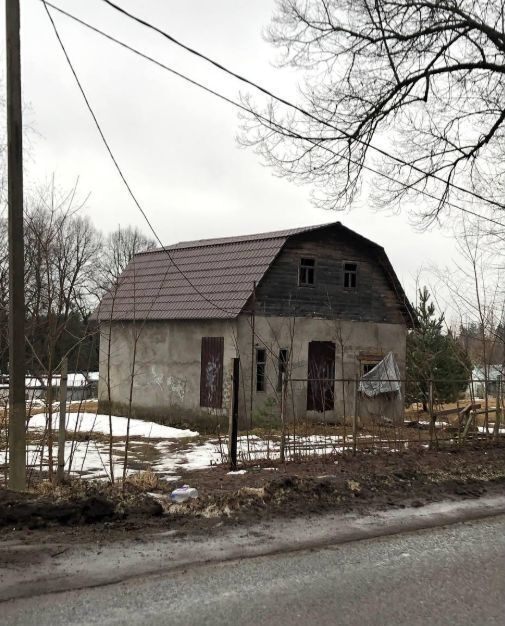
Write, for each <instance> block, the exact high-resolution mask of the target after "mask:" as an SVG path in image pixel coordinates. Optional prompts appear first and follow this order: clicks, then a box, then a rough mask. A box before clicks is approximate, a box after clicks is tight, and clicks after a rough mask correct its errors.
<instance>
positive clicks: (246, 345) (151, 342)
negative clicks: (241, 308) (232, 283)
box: [99, 315, 406, 425]
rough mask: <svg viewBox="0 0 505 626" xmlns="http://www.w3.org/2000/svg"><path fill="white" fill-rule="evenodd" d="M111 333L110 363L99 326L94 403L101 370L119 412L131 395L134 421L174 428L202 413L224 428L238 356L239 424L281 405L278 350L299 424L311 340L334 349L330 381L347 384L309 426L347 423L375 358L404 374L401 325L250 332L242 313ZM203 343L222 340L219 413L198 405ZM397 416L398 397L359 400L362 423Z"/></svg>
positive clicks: (304, 321)
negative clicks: (365, 369)
mask: <svg viewBox="0 0 505 626" xmlns="http://www.w3.org/2000/svg"><path fill="white" fill-rule="evenodd" d="M111 328H112V336H111V351H110V358H109V351H108V345H109V340H108V339H109V338H108V333H109V327H108V326H103V327H102V335H101V342H100V371H101V372H102V375H101V382H100V387H99V398H100V401H101V403H102V404H106V403H107V402H108V400H109V386H108V385H107V372H108V371H109V368H110V379H111V385H110V399H111V402H112V405H113V407H114V408H115V409H116V410H118V411H119V412H121V413H123V414H125V413H126V412H127V411H128V405H129V398H130V391H131V394H132V413H133V415H136V416H138V417H146V418H147V417H149V418H163V419H167V420H168V421H173V422H177V421H179V420H182V421H192V420H194V419H196V418H199V417H202V416H206V415H207V416H215V417H221V418H224V419H222V420H220V423H222V424H223V425H225V424H226V419H227V416H228V412H229V410H230V394H231V371H232V370H231V364H232V359H233V358H240V376H241V380H240V392H239V399H240V404H239V407H240V409H239V414H240V418H241V423H242V424H243V425H245V424H248V425H250V424H252V425H254V424H255V423H258V422H260V421H262V420H263V419H264V418H266V417H268V418H275V417H276V416H277V415H278V412H279V400H280V391H279V364H278V363H279V362H278V354H279V351H280V350H281V349H285V350H287V351H288V353H289V355H290V356H289V361H288V374H289V377H290V378H291V379H293V382H291V383H290V384H289V385H288V402H287V416H289V417H292V416H293V414H295V415H296V417H297V418H300V419H301V418H304V417H305V416H306V415H307V382H306V379H307V377H308V346H309V342H311V341H329V342H333V343H334V344H335V379H337V380H338V379H348V382H335V384H334V400H335V401H334V409H333V410H332V411H324V416H323V415H321V413H320V412H315V411H313V412H309V413H308V415H309V417H311V418H313V419H314V420H318V421H320V420H322V419H324V420H326V421H329V422H339V423H341V422H343V420H344V419H345V420H346V421H347V422H349V421H350V419H351V417H352V415H353V413H354V410H355V391H354V388H355V380H356V379H357V378H359V376H360V375H361V373H362V364H363V362H364V361H365V362H368V361H369V360H370V359H371V358H372V359H374V360H380V358H381V357H382V356H384V355H385V354H387V353H388V352H389V351H392V352H393V353H394V354H395V357H396V360H397V363H398V366H399V369H400V372H401V375H402V378H403V377H404V374H405V347H406V327H405V326H404V325H402V324H385V323H377V322H353V321H336V320H327V319H313V318H307V317H300V318H297V317H292V318H290V317H264V316H255V319H254V333H253V330H252V318H251V316H249V315H242V316H240V317H239V318H238V319H237V320H215V321H198V322H196V321H185V320H181V321H164V322H147V323H145V324H140V323H137V324H133V323H131V324H125V323H113V324H112V326H111ZM202 337H223V338H224V355H223V383H222V384H223V390H222V397H223V401H222V406H221V408H220V409H216V408H204V407H201V406H200V382H201V360H200V359H201V342H202ZM257 348H265V350H266V355H267V359H266V365H265V383H266V384H265V390H264V391H257V390H256V357H255V351H256V349H257ZM253 350H254V352H253ZM134 351H135V354H136V357H135V367H134V368H133V354H134ZM132 373H133V376H132ZM132 381H133V382H132ZM251 382H252V384H251ZM251 399H252V401H251ZM251 407H252V414H251ZM401 413H402V399H401V397H399V396H398V397H397V398H394V399H388V400H387V402H386V403H384V401H380V400H368V399H366V398H365V397H364V396H362V395H360V397H359V405H358V415H359V417H360V418H361V419H367V418H369V417H376V416H379V415H385V416H387V417H390V418H393V417H395V416H399V415H401Z"/></svg>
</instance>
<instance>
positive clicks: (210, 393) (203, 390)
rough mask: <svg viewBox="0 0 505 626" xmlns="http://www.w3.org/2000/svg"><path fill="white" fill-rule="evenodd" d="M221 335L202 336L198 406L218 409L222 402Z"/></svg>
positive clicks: (222, 343) (222, 351)
mask: <svg viewBox="0 0 505 626" xmlns="http://www.w3.org/2000/svg"><path fill="white" fill-rule="evenodd" d="M223 353H224V338H223V337H202V361H201V363H202V369H201V374H200V406H203V407H209V408H213V409H220V408H221V407H222V404H223Z"/></svg>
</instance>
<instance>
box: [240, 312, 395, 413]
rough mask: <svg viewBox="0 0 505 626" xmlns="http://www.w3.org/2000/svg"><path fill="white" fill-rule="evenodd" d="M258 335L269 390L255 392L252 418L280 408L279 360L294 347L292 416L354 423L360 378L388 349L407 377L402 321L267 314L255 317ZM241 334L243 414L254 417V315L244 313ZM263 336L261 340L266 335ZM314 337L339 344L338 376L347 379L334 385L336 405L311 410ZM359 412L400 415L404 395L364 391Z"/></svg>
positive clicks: (289, 400) (289, 402)
mask: <svg viewBox="0 0 505 626" xmlns="http://www.w3.org/2000/svg"><path fill="white" fill-rule="evenodd" d="M254 327H255V334H256V340H255V341H254V347H255V348H259V347H262V346H266V350H267V355H268V356H267V363H266V382H267V385H266V390H265V391H264V392H261V391H256V389H255V385H253V393H252V399H253V401H252V409H253V412H252V423H253V424H254V421H255V418H257V417H258V416H261V415H268V414H269V412H274V413H275V411H278V407H279V402H280V390H279V365H278V363H279V361H278V356H277V355H278V354H279V351H280V350H281V349H286V350H288V353H289V355H290V359H289V362H288V372H287V376H288V377H289V379H290V380H292V381H293V382H289V384H288V388H287V395H288V397H287V402H286V415H287V417H292V416H293V414H294V415H295V416H296V417H297V418H299V419H302V418H304V417H305V416H306V415H308V416H309V417H310V418H312V419H314V420H317V421H321V420H326V421H328V422H337V423H343V421H344V419H345V421H346V422H347V423H349V422H350V421H351V419H352V416H353V414H354V411H355V397H356V395H355V384H356V383H355V381H356V379H359V377H360V376H361V375H362V373H363V364H364V363H370V362H377V361H379V360H381V358H382V357H383V356H385V355H386V354H387V353H388V352H390V351H392V352H393V353H394V355H395V358H396V361H397V364H398V368H399V370H400V374H401V377H402V378H404V377H405V357H406V339H407V329H406V327H405V326H404V325H402V324H386V323H377V322H355V321H339V320H328V319H314V318H308V317H300V318H297V317H292V318H289V317H276V318H271V317H261V316H256V318H255V324H254ZM238 338H239V342H238V344H239V351H240V364H241V373H242V377H243V380H244V381H245V385H244V386H243V388H242V389H241V409H240V414H241V415H242V416H249V419H251V416H250V412H251V411H250V407H251V391H250V390H251V386H250V381H251V365H253V371H252V379H253V382H254V378H255V372H254V367H255V365H254V363H255V360H254V358H253V359H251V348H252V329H251V320H250V319H248V318H246V317H244V316H243V317H241V318H239V320H238ZM260 338H261V339H260ZM311 341H328V342H332V343H334V344H335V379H336V381H338V380H339V379H346V380H345V382H341V381H340V382H335V383H334V385H332V387H333V394H334V409H333V410H329V411H324V415H322V413H321V412H319V411H317V412H316V411H309V412H308V413H307V393H308V385H307V378H308V375H309V371H308V351H309V343H310V342H311ZM357 413H358V416H359V418H361V419H363V420H366V419H368V418H371V417H379V416H387V417H389V418H391V419H392V418H395V417H399V416H401V415H402V414H403V399H402V398H401V396H397V397H395V398H387V400H385V399H382V400H381V399H373V400H372V399H367V398H366V397H365V396H363V395H362V394H359V397H358V407H357Z"/></svg>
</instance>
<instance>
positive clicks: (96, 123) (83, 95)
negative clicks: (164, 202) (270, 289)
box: [42, 0, 231, 314]
mask: <svg viewBox="0 0 505 626" xmlns="http://www.w3.org/2000/svg"><path fill="white" fill-rule="evenodd" d="M42 3H43V5H44V8H45V10H46V13H47V15H48V17H49V20H50V21H51V24H52V27H53V30H54V33H55V35H56V38H57V39H58V42H59V44H60V47H61V49H62V51H63V54H64V55H65V59H66V60H67V63H68V65H69V67H70V70H71V71H72V74H73V76H74V79H75V81H76V83H77V86H78V87H79V91H80V92H81V95H82V97H83V99H84V102H85V103H86V106H87V108H88V111H89V112H90V114H91V117H92V118H93V121H94V123H95V126H96V128H97V130H98V132H99V134H100V137H101V139H102V142H103V144H104V145H105V147H106V149H107V152H108V153H109V156H110V158H111V160H112V162H113V163H114V166H115V168H116V170H117V172H118V174H119V176H120V177H121V180H122V181H123V184H124V185H125V187H126V189H127V191H128V193H129V194H130V197H131V198H132V200H133V202H134V203H135V205H136V207H137V208H138V210H139V211H140V213H141V214H142V216H143V218H144V220H145V221H146V223H147V225H148V226H149V229H150V230H151V232H152V234H153V235H154V237H155V239H156V241H157V242H158V243H159V245H160V246H161V248H162V249H163V251H164V252H165V253H166V254H167V256H168V258H169V259H170V261H171V263H172V264H173V266H174V267H175V268H176V269H177V271H178V272H179V273H180V274H181V276H183V278H184V279H185V280H186V281H187V282H188V284H189V285H190V286H191V287H192V288H193V289H194V290H195V291H196V293H198V294H199V295H200V296H201V297H202V298H203V299H204V300H205V301H206V302H208V303H209V304H211V305H212V306H214V307H216V308H217V309H220V310H221V311H223V312H224V313H227V314H230V313H231V311H228V310H226V309H224V308H223V307H221V306H219V305H218V304H216V303H215V302H212V300H210V299H209V298H207V296H205V294H203V293H202V292H201V291H200V290H199V289H198V288H197V287H196V286H195V285H194V284H193V283H192V282H191V280H190V279H189V278H188V276H187V275H186V274H185V273H184V271H183V270H182V269H181V268H180V267H179V266H178V265H177V263H176V262H175V261H174V259H173V257H172V255H171V254H170V252H169V250H168V249H167V248H166V247H165V246H164V245H163V243H162V241H161V239H160V238H159V236H158V233H157V232H156V230H155V229H154V227H153V225H152V223H151V221H150V220H149V217H148V216H147V214H146V212H145V211H144V209H143V208H142V206H141V204H140V202H139V201H138V199H137V196H136V195H135V194H134V193H133V190H132V188H131V187H130V184H129V183H128V181H127V180H126V177H125V175H124V174H123V170H122V169H121V167H120V165H119V163H118V162H117V160H116V157H115V156H114V153H113V152H112V149H111V147H110V145H109V142H108V141H107V139H106V137H105V135H104V133H103V130H102V128H101V126H100V123H99V122H98V119H97V117H96V115H95V113H94V111H93V108H92V106H91V104H90V102H89V100H88V97H87V96H86V92H85V91H84V88H83V86H82V84H81V81H80V80H79V77H78V76H77V73H76V71H75V69H74V66H73V64H72V61H71V60H70V57H69V56H68V53H67V50H66V48H65V45H64V43H63V41H62V40H61V37H60V34H59V32H58V29H57V27H56V24H55V23H54V20H53V17H52V15H51V13H50V11H49V9H48V7H47V5H46V2H45V1H44V0H42Z"/></svg>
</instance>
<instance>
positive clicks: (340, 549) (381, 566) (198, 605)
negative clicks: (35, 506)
mask: <svg viewBox="0 0 505 626" xmlns="http://www.w3.org/2000/svg"><path fill="white" fill-rule="evenodd" d="M307 532H308V533H310V528H308V529H307ZM0 624H2V625H3V624H8V625H9V626H15V625H18V624H23V625H30V624H33V625H37V626H44V625H46V624H47V625H51V626H57V625H59V624H65V625H70V624H100V625H102V626H105V625H112V624H143V625H150V626H151V625H168V624H170V625H176V624H187V625H191V626H194V625H197V624H205V625H206V626H207V625H208V626H210V625H213V624H216V625H218V624H219V625H220V626H224V625H227V624H230V625H231V624H233V625H234V626H235V625H240V626H247V625H249V624H275V625H276V626H277V625H283V624H287V625H289V626H294V625H296V624H300V625H303V626H310V625H312V624H356V625H360V626H361V625H363V624H367V625H368V624H384V625H388V626H389V625H393V624H409V625H414V624H423V625H425V624H451V625H455V624H472V625H474V624H478V625H484V624H505V516H499V517H495V518H488V519H485V520H480V521H474V522H467V523H464V524H458V525H454V526H449V527H446V528H439V529H432V530H424V531H419V532H415V533H405V534H402V535H395V536H390V537H385V538H380V539H373V540H372V539H371V540H366V541H357V542H353V543H348V544H342V545H339V546H329V547H325V548H320V549H313V550H305V551H302V552H292V553H284V554H279V555H276V556H269V557H258V558H253V559H244V560H239V561H232V562H226V563H220V564H217V565H216V564H214V565H200V566H191V567H188V568H187V569H185V570H180V571H178V572H171V573H169V574H166V575H155V576H148V577H142V578H139V579H138V580H130V581H128V582H123V583H120V584H114V585H107V586H102V587H96V588H93V589H85V590H80V591H70V592H64V593H59V594H58V593H51V594H47V595H43V596H38V597H33V598H27V599H18V600H11V601H8V602H4V603H2V604H0Z"/></svg>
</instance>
